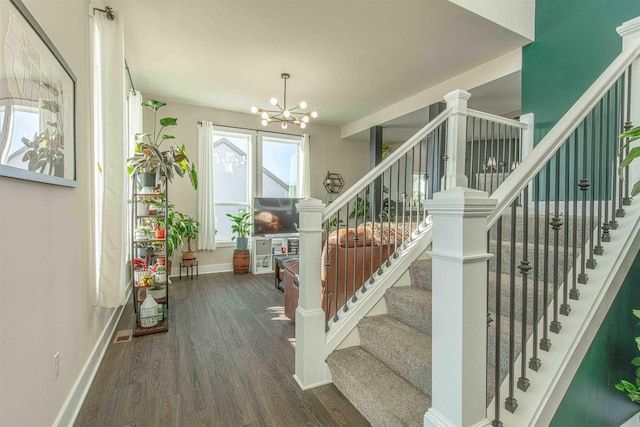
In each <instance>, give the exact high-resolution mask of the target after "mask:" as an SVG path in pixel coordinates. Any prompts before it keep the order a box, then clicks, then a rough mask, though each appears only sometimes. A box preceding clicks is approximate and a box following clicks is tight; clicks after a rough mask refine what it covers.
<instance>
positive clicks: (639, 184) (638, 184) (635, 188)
mask: <svg viewBox="0 0 640 427" xmlns="http://www.w3.org/2000/svg"><path fill="white" fill-rule="evenodd" d="M638 193H640V181H638V182H636V183H635V184H633V188H632V189H631V197H635V196H637V195H638Z"/></svg>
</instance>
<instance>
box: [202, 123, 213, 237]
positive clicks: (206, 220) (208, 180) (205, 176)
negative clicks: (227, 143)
mask: <svg viewBox="0 0 640 427" xmlns="http://www.w3.org/2000/svg"><path fill="white" fill-rule="evenodd" d="M214 167H215V166H214V162H213V123H212V122H210V121H208V120H203V121H202V124H201V125H200V126H199V127H198V169H197V171H198V221H199V222H200V229H199V232H198V249H203V250H214V249H215V248H216V216H215V210H214V200H215V199H214Z"/></svg>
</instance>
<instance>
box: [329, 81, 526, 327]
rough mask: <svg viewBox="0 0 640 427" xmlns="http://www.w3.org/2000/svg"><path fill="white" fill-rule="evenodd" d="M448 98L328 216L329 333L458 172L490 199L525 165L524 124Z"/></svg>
mask: <svg viewBox="0 0 640 427" xmlns="http://www.w3.org/2000/svg"><path fill="white" fill-rule="evenodd" d="M446 98H447V99H448V105H447V108H446V109H445V110H444V111H443V112H442V113H440V114H439V115H438V116H437V117H436V118H435V119H434V120H433V121H431V122H430V123H428V124H427V125H426V126H425V127H423V128H422V129H421V130H420V131H419V132H418V133H416V134H415V135H414V136H413V137H412V138H411V139H409V140H408V141H407V142H406V143H404V144H403V145H402V146H401V147H399V148H398V149H397V150H396V151H394V152H393V153H391V155H389V157H388V158H386V159H384V160H383V161H382V162H381V163H380V164H379V165H378V166H376V167H375V168H374V169H373V170H371V171H370V172H369V173H367V174H366V175H365V176H364V177H363V178H362V179H360V180H359V181H358V182H357V183H356V184H355V185H353V186H352V187H351V188H350V189H349V190H347V191H346V192H345V193H344V194H343V195H342V196H340V197H339V198H338V199H336V201H334V202H333V203H332V204H331V205H329V206H328V207H327V208H326V209H325V211H324V212H323V214H322V221H323V230H324V231H325V235H324V245H323V251H322V261H321V262H322V267H321V268H322V278H321V282H322V308H323V309H324V310H325V312H326V316H327V329H330V328H331V327H332V326H333V325H334V324H335V323H337V322H338V321H339V320H340V319H341V318H342V317H346V316H348V311H349V307H350V305H352V304H355V303H356V302H357V300H358V295H359V294H360V293H364V292H366V290H367V287H368V286H372V285H374V284H375V282H376V280H377V278H378V277H379V276H381V275H383V273H384V268H385V266H389V265H390V263H391V261H392V259H393V258H396V257H397V256H398V251H399V250H400V249H401V248H402V247H403V246H404V245H406V244H407V243H409V242H411V239H412V238H413V236H414V234H415V232H416V231H418V230H420V229H421V228H424V227H426V226H427V225H428V213H427V211H426V210H425V207H424V202H425V201H426V200H429V199H431V198H432V197H433V194H434V193H436V192H438V191H440V190H441V189H446V188H450V187H452V186H454V185H453V181H454V180H455V179H459V177H456V172H455V171H456V167H455V166H458V167H460V166H463V167H464V170H465V175H467V176H471V177H472V179H471V180H470V183H469V184H470V186H472V187H474V188H477V189H480V190H483V191H487V192H493V191H494V190H495V189H496V188H497V187H498V185H499V184H500V183H501V182H502V181H504V179H505V178H506V177H507V176H508V175H509V173H510V172H511V171H512V170H514V169H515V168H516V167H517V166H518V165H519V164H520V162H521V161H522V157H521V153H522V148H521V140H522V132H523V130H525V129H527V125H526V124H524V123H520V122H519V121H516V120H511V119H507V118H504V117H499V116H495V115H493V114H489V113H484V112H480V111H476V110H471V109H467V108H466V100H467V99H468V98H469V94H468V93H466V92H463V91H456V92H452V93H451V94H449V95H447V97H446ZM461 101H462V105H460V102H461ZM460 146H462V151H460ZM456 156H458V159H456ZM460 159H462V161H459V160H460Z"/></svg>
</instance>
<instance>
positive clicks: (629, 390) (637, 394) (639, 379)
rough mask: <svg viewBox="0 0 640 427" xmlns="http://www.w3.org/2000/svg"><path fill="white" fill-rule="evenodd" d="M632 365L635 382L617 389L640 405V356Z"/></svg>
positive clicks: (637, 314) (639, 343) (639, 340)
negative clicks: (634, 369)
mask: <svg viewBox="0 0 640 427" xmlns="http://www.w3.org/2000/svg"><path fill="white" fill-rule="evenodd" d="M639 129H640V128H639ZM633 315H634V316H635V317H637V318H638V319H640V310H633ZM635 342H636V347H637V348H638V351H640V337H636V340H635ZM631 364H632V365H633V366H635V368H636V379H635V381H634V382H631V381H627V380H620V381H619V382H618V383H617V384H616V385H615V387H616V389H618V390H620V391H621V392H623V393H626V394H627V397H628V398H629V399H631V401H632V402H636V403H640V356H637V357H634V358H633V360H631Z"/></svg>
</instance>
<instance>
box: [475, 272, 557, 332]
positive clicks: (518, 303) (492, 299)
mask: <svg viewBox="0 0 640 427" xmlns="http://www.w3.org/2000/svg"><path fill="white" fill-rule="evenodd" d="M518 271H519V270H516V272H518ZM499 276H500V280H501V292H500V295H501V299H500V310H501V313H503V314H508V313H509V308H510V307H509V305H510V295H511V282H510V280H511V275H509V274H507V273H502V274H500V275H499ZM497 278H498V274H497V273H496V272H494V271H489V301H488V303H489V307H488V308H489V311H493V312H495V310H496V287H497V286H496V284H497ZM534 290H535V284H534V283H533V275H531V274H529V277H528V278H527V323H529V324H533V294H534ZM561 293H562V287H560V288H558V298H561V296H560V295H561ZM543 296H544V282H543V281H542V280H538V301H539V303H538V316H537V319H538V320H540V318H541V317H542V310H543V305H542V302H543ZM547 297H548V301H549V304H551V302H552V299H553V285H552V284H551V283H549V285H548V290H547ZM514 302H515V310H516V312H515V314H516V319H517V320H519V321H522V275H521V274H516V277H515V301H514Z"/></svg>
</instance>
